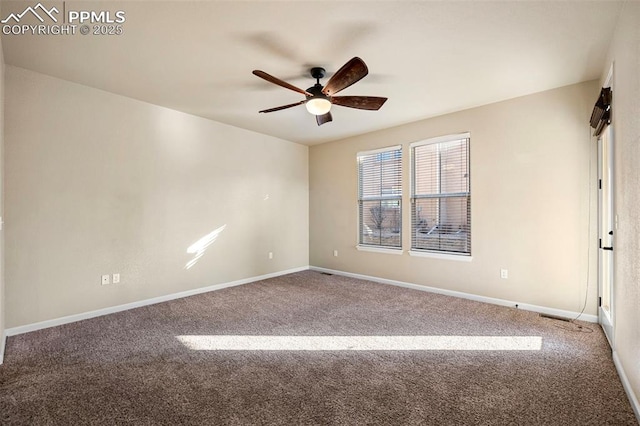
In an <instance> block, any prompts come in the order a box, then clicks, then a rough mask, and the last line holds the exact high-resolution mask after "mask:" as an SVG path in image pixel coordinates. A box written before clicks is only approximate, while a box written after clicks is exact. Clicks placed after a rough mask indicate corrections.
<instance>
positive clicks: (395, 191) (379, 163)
mask: <svg viewBox="0 0 640 426" xmlns="http://www.w3.org/2000/svg"><path fill="white" fill-rule="evenodd" d="M358 216H359V221H358V222H359V223H358V227H359V238H358V244H359V245H360V246H369V247H381V248H392V249H401V248H402V238H401V236H402V147H401V146H394V147H390V148H384V149H379V150H375V151H367V152H360V153H358Z"/></svg>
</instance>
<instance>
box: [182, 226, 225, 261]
mask: <svg viewBox="0 0 640 426" xmlns="http://www.w3.org/2000/svg"><path fill="white" fill-rule="evenodd" d="M226 227H227V225H226V224H224V225H222V226H221V227H220V228H218V229H215V230H213V231H212V232H210V233H208V234H207V235H205V236H204V237H202V238H200V239H199V240H198V241H196V242H195V243H193V244H191V245H190V246H189V247H188V248H187V253H189V254H194V255H195V256H194V258H193V259H191V260H190V261H189V262H187V264H186V265H184V269H190V268H191V267H192V266H193V265H195V264H196V263H198V260H200V258H201V257H202V256H203V255H204V252H205V251H207V248H208V247H209V246H210V245H211V244H213V243H214V242H215V241H216V240H217V239H218V236H220V234H221V233H222V231H224V228H226Z"/></svg>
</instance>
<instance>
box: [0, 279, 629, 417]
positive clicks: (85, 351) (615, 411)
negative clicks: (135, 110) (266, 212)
mask: <svg viewBox="0 0 640 426" xmlns="http://www.w3.org/2000/svg"><path fill="white" fill-rule="evenodd" d="M577 324H578V323H576V324H569V323H565V322H561V321H556V320H550V319H545V318H541V317H539V316H538V315H536V314H534V313H531V312H525V311H519V310H516V309H510V308H504V307H498V306H493V305H488V304H483V303H477V302H472V301H468V300H463V299H456V298H451V297H447V296H441V295H436V294H431V293H426V292H420V291H415V290H409V289H404V288H398V287H393V286H387V285H382V284H376V283H372V282H367V281H361V280H355V279H350V278H345V277H340V276H335V275H333V276H329V275H324V274H321V273H318V272H312V271H305V272H300V273H296V274H291V275H287V276H283V277H279V278H273V279H269V280H265V281H260V282H256V283H252V284H248V285H244V286H239V287H234V288H228V289H224V290H220V291H216V292H211V293H207V294H203V295H199V296H193V297H189V298H185V299H180V300H175V301H171V302H166V303H162V304H157V305H152V306H149V307H144V308H138V309H134V310H130V311H126V312H121V313H117V314H112V315H108V316H104V317H100V318H94V319H91V320H86V321H81V322H78V323H74V324H68V325H64V326H60V327H55V328H50V329H46V330H41V331H37V332H32V333H28V334H23V335H19V336H14V337H10V338H9V339H8V342H7V348H6V356H5V364H4V365H2V366H0V423H1V424H3V425H14V424H15V425H83V424H90V425H112V424H131V425H179V424H183V425H310V424H337V425H417V424H421V425H425V424H426V425H431V424H432V425H504V424H512V425H636V424H637V422H636V420H635V417H634V414H633V411H632V409H631V406H630V404H629V402H628V400H627V397H626V395H625V393H624V390H623V388H622V385H621V383H620V379H619V377H618V376H617V373H616V371H615V367H614V365H613V362H612V358H611V352H610V349H609V347H608V345H607V342H606V340H605V337H604V335H603V333H602V332H601V330H600V329H599V328H598V326H597V325H594V324H586V323H580V324H581V326H582V329H579V328H578V325H577ZM589 329H591V330H592V332H587V331H589ZM215 336H222V337H215ZM229 336H234V337H229ZM251 336H279V337H278V338H277V339H276V340H274V342H275V343H273V342H271V341H270V340H269V339H270V338H269V337H261V338H259V339H258V340H259V341H256V340H255V339H256V338H255V337H251ZM284 336H298V337H297V338H296V337H292V338H291V339H287V338H285V337H284ZM300 336H315V337H311V338H309V339H304V338H301V337H300ZM322 336H324V337H322ZM329 336H359V337H353V342H351V343H352V344H351V343H349V341H350V340H349V339H346V341H347V343H345V338H344V337H342V338H341V339H342V340H340V339H336V341H337V342H338V343H336V344H335V345H334V346H327V347H323V345H328V344H329V342H330V341H331V338H330V337H329ZM376 336H377V337H376ZM411 336H415V337H411ZM417 336H425V337H417ZM434 336H441V337H434ZM447 336H459V337H447ZM483 336H493V339H494V340H491V339H485V340H488V341H489V343H488V344H490V345H493V346H492V347H490V348H487V347H483V346H482V342H484V340H483V339H484V337H483ZM496 336H498V337H499V336H503V337H499V338H498V341H496V340H495V339H496ZM512 336H516V337H512ZM223 337H224V338H226V339H227V340H226V341H225V342H226V343H224V344H225V345H227V346H226V347H224V348H223V347H222V346H220V345H222V343H220V340H219V339H221V338H223ZM216 339H218V340H216ZM252 339H254V340H252ZM523 339H524V340H526V339H531V341H532V342H533V343H532V346H529V347H526V348H525V347H522V348H521V349H517V348H520V347H519V346H518V347H517V348H516V350H505V348H503V347H502V346H500V345H503V344H515V345H518V344H520V343H522V340H523ZM272 340H273V338H272ZM340 342H341V343H340ZM465 342H466V343H465ZM469 342H470V343H469ZM536 342H538V346H536ZM540 342H541V345H539V343H540ZM252 344H258V345H263V346H264V345H267V347H266V349H269V350H264V348H263V349H260V347H259V346H258V347H253V346H251V345H252ZM269 344H273V345H275V346H276V347H275V348H272V347H268V345H269ZM299 344H303V347H298V346H295V345H299ZM404 344H413V346H412V347H411V350H408V349H406V348H403V346H402V345H404ZM459 344H463V345H464V344H467V346H464V349H456V345H459ZM243 345H244V346H243ZM305 345H306V346H305ZM336 345H337V346H336ZM341 345H343V346H344V347H342V346H341ZM362 345H364V347H361V346H362ZM367 345H369V346H367ZM429 345H432V346H429ZM433 345H435V346H433ZM438 345H440V346H438ZM478 345H479V346H478ZM309 346H311V347H309ZM314 348H315V349H314ZM367 348H368V349H367ZM434 348H435V349H434ZM302 349H305V350H302ZM326 349H332V350H326ZM512 349H513V348H512Z"/></svg>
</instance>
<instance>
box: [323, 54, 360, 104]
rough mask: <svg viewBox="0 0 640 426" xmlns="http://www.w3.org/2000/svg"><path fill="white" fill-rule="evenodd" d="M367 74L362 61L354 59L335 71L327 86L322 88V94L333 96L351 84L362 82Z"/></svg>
mask: <svg viewBox="0 0 640 426" xmlns="http://www.w3.org/2000/svg"><path fill="white" fill-rule="evenodd" d="M368 73H369V69H368V68H367V65H366V64H365V63H364V61H363V60H362V59H360V58H358V57H355V58H353V59H351V60H350V61H349V62H347V63H346V64H344V65H343V66H342V68H340V69H339V70H338V71H336V73H335V74H334V75H333V76H332V77H331V78H330V79H329V81H328V82H327V85H326V86H324V89H322V93H324V94H325V95H328V96H333V95H335V94H336V93H338V92H339V91H341V90H343V89H346V88H347V87H349V86H351V85H352V84H353V83H356V82H358V81H360V80H362V78H364V76H366V75H367V74H368Z"/></svg>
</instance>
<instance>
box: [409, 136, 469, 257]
mask: <svg viewBox="0 0 640 426" xmlns="http://www.w3.org/2000/svg"><path fill="white" fill-rule="evenodd" d="M460 139H467V144H468V145H467V159H466V160H467V170H468V172H469V187H468V191H467V192H463V193H460V194H456V195H459V196H467V197H469V203H471V176H470V174H471V167H470V163H471V133H470V132H464V133H457V134H451V135H445V136H438V137H434V138H429V139H425V140H421V141H418V142H413V143H411V144H410V145H409V163H410V164H409V169H410V172H409V177H410V182H409V191H410V195H409V197H410V203H411V211H410V216H411V219H410V220H411V223H410V230H411V237H410V249H409V255H410V256H417V257H430V258H435V259H443V260H458V261H471V260H472V256H471V249H472V247H470V248H469V252H468V253H467V252H452V251H445V250H428V249H419V248H414V237H415V232H416V231H417V229H416V224H415V223H414V220H415V218H414V213H413V209H414V206H415V200H416V199H420V198H427V197H424V196H420V195H418V194H416V191H415V183H416V179H415V174H416V164H415V154H414V152H415V151H414V150H415V148H416V147H419V146H423V145H432V144H440V143H446V142H451V141H456V140H460ZM448 196H451V195H448ZM434 198H439V197H434ZM471 222H472V217H471V207H469V243H471V238H472V231H471V229H472V227H471Z"/></svg>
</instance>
